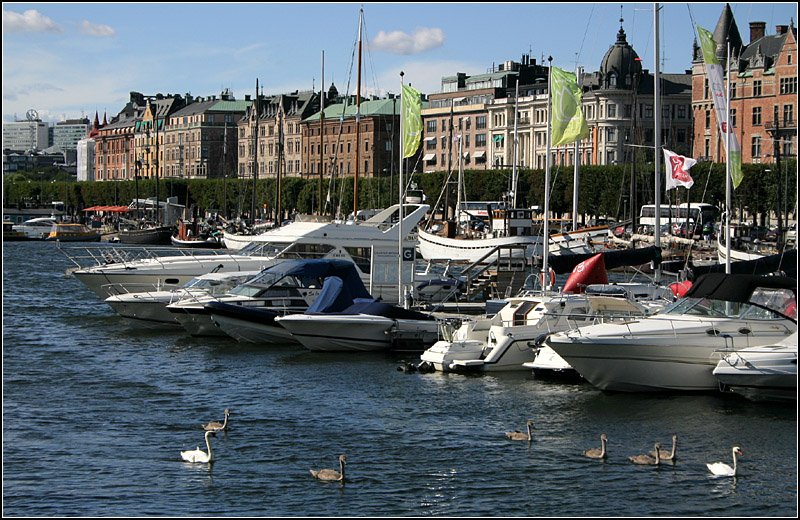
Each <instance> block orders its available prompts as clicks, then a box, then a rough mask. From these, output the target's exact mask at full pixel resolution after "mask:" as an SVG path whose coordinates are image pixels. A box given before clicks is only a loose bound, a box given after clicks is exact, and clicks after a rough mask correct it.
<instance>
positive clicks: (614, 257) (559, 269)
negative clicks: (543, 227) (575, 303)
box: [549, 246, 661, 274]
mask: <svg viewBox="0 0 800 520" xmlns="http://www.w3.org/2000/svg"><path fill="white" fill-rule="evenodd" d="M598 254H600V255H603V263H604V264H605V267H606V269H607V270H608V269H614V268H616V267H622V266H633V265H642V264H646V263H648V262H655V263H656V264H660V263H661V248H658V247H656V246H650V247H640V248H637V249H620V250H617V251H604V252H602V253H578V254H570V255H550V257H549V259H550V260H549V266H550V267H551V268H552V269H553V271H555V273H556V274H566V273H571V272H572V270H573V269H575V266H577V265H578V264H580V263H581V262H583V261H584V260H588V259H589V258H592V257H593V256H596V255H598Z"/></svg>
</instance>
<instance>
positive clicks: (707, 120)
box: [706, 110, 711, 130]
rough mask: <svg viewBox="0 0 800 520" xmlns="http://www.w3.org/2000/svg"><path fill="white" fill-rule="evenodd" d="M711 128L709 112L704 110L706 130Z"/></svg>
mask: <svg viewBox="0 0 800 520" xmlns="http://www.w3.org/2000/svg"><path fill="white" fill-rule="evenodd" d="M710 128H711V110H706V130H708V129H710Z"/></svg>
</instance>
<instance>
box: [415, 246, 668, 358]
mask: <svg viewBox="0 0 800 520" xmlns="http://www.w3.org/2000/svg"><path fill="white" fill-rule="evenodd" d="M654 253H655V250H652V251H647V252H644V253H642V252H639V253H635V254H631V253H627V252H625V253H606V254H595V255H591V256H587V258H585V260H583V261H579V262H578V261H575V260H577V259H573V261H574V264H575V265H574V267H573V271H572V274H571V275H570V278H569V279H568V280H567V283H566V284H565V285H564V289H563V290H564V292H563V293H544V292H541V291H531V290H527V291H523V292H522V293H520V294H519V295H517V296H516V297H514V298H509V299H507V300H506V301H507V303H506V304H505V306H503V307H502V308H501V309H500V310H499V311H498V312H497V313H496V314H494V315H493V316H485V317H482V318H473V319H468V320H465V321H464V322H463V324H462V325H461V326H460V327H459V328H458V329H457V330H456V331H455V333H454V334H453V337H452V338H450V339H449V340H443V341H438V342H437V343H436V344H434V345H433V346H432V347H431V348H429V349H428V350H426V351H425V352H424V353H423V354H422V356H421V360H422V364H421V365H425V367H426V368H433V369H435V370H439V371H443V372H448V371H477V372H487V371H510V370H529V369H531V368H538V369H541V370H544V369H545V368H547V369H549V370H562V371H566V370H569V369H570V367H569V365H568V364H567V363H566V362H564V361H563V360H560V359H558V356H557V355H556V354H554V353H553V354H548V353H544V354H543V357H541V358H540V360H541V361H542V362H541V363H540V364H538V365H532V363H534V362H535V358H537V357H539V355H537V352H539V353H541V350H540V349H541V348H543V347H542V340H543V339H544V337H545V336H546V335H547V334H550V333H553V332H556V331H562V330H567V329H569V328H572V327H579V326H583V325H588V324H591V323H594V322H596V321H597V320H598V319H601V318H602V319H613V318H614V317H617V318H618V317H625V316H631V315H636V316H643V315H646V314H649V313H651V312H652V310H651V309H650V308H649V307H648V305H650V304H652V303H653V302H656V301H662V302H665V301H672V298H671V292H670V290H669V289H667V288H660V287H657V286H651V285H648V284H606V283H594V284H593V283H592V282H591V281H592V280H598V281H607V273H606V262H608V264H610V265H617V264H619V265H636V264H637V263H638V262H641V260H642V259H643V258H644V256H642V254H644V255H645V256H647V255H651V254H654ZM606 258H608V260H606ZM562 263H564V264H565V265H564V266H560V269H561V270H563V269H565V268H566V265H569V264H572V263H573V262H566V259H565V261H564V262H562ZM584 284H589V285H588V286H584ZM545 358H547V359H549V363H544V361H545Z"/></svg>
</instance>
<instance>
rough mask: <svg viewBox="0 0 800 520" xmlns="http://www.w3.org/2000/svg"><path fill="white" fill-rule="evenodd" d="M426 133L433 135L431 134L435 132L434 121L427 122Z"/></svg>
mask: <svg viewBox="0 0 800 520" xmlns="http://www.w3.org/2000/svg"><path fill="white" fill-rule="evenodd" d="M427 132H428V133H429V134H430V133H433V132H436V120H435V119H431V120H429V121H428V128H427Z"/></svg>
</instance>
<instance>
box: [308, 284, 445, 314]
mask: <svg viewBox="0 0 800 520" xmlns="http://www.w3.org/2000/svg"><path fill="white" fill-rule="evenodd" d="M326 283H327V280H326ZM323 290H324V289H323ZM320 296H322V295H320ZM317 301H319V299H317ZM314 303H315V304H316V302H314ZM350 303H351V305H350V306H349V307H347V308H345V309H342V310H335V311H328V312H312V311H311V307H309V308H308V310H307V311H306V312H305V313H304V314H334V315H356V314H368V315H370V316H383V317H384V318H390V319H393V320H429V321H434V320H436V318H434V317H433V316H430V315H429V314H424V313H422V312H417V311H412V310H409V309H404V308H403V307H400V306H397V305H392V304H390V303H385V302H382V301H378V300H376V299H374V298H355V299H353V300H351V302H350Z"/></svg>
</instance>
